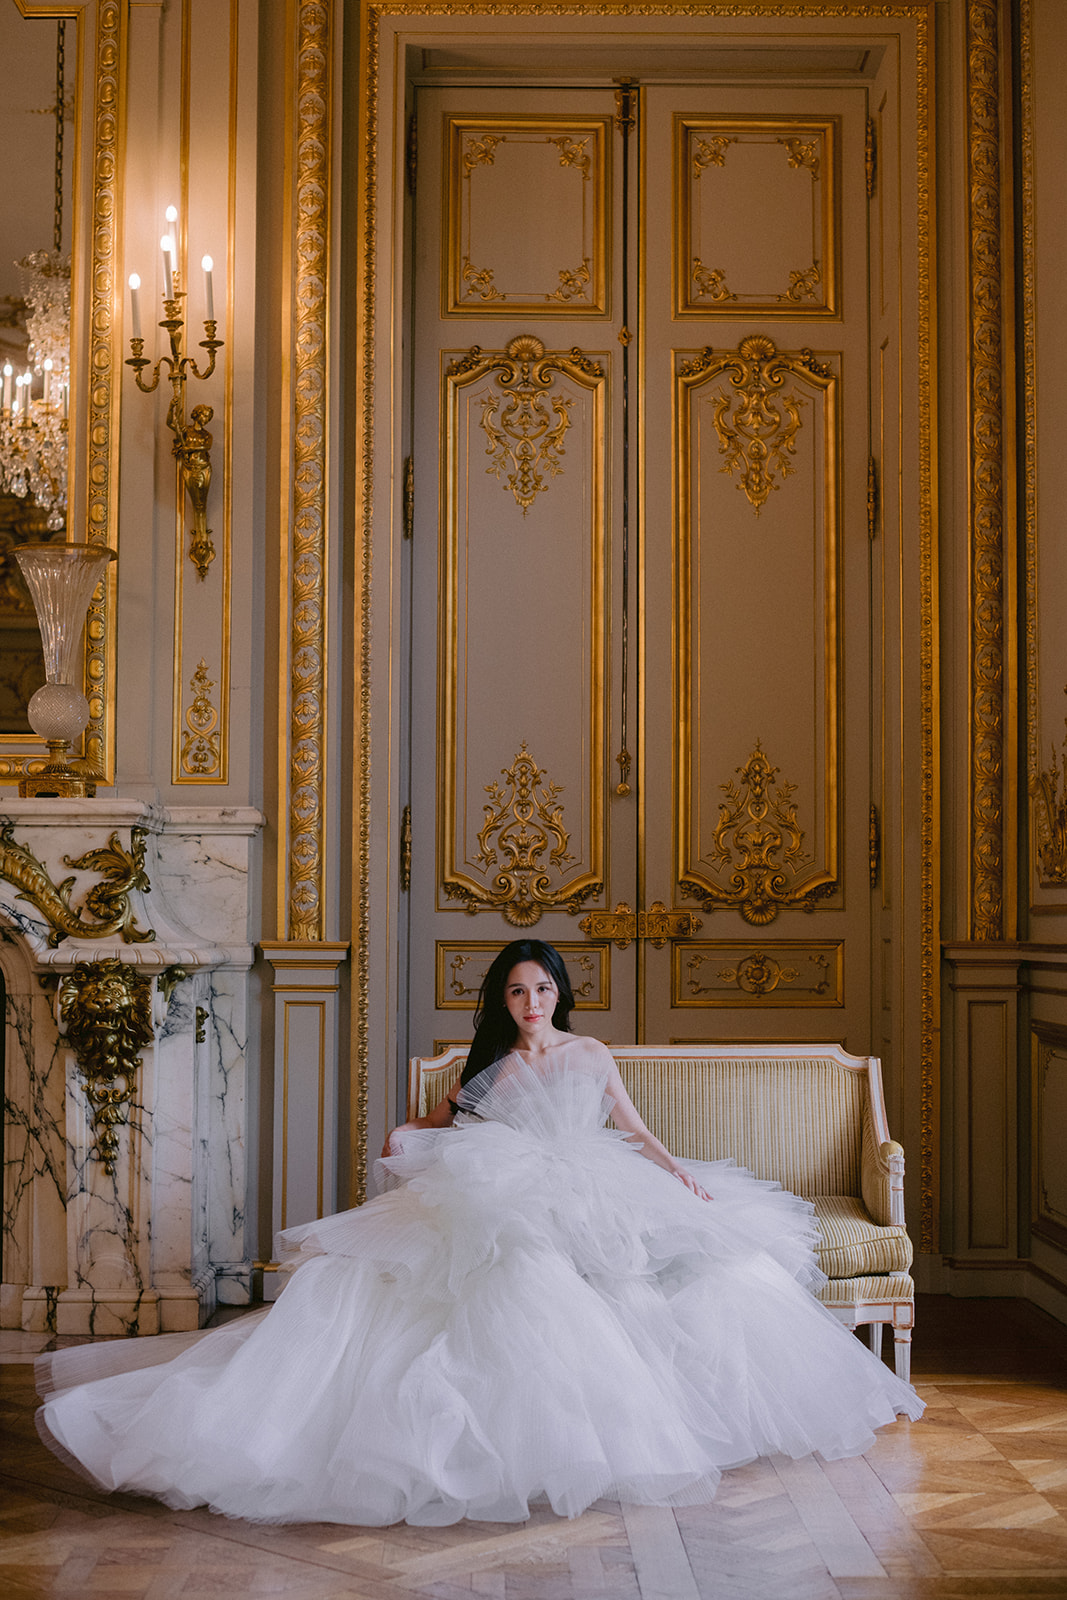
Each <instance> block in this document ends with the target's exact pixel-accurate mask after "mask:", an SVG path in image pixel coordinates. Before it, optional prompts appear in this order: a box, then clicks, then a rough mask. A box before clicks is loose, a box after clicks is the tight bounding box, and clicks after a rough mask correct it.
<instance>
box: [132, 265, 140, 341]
mask: <svg viewBox="0 0 1067 1600" xmlns="http://www.w3.org/2000/svg"><path fill="white" fill-rule="evenodd" d="M140 288H141V278H140V274H139V273H136V272H131V273H130V320H131V322H132V324H133V337H134V338H135V339H139V338H140V337H141V296H140Z"/></svg>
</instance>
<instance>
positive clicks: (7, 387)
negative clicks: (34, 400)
mask: <svg viewBox="0 0 1067 1600" xmlns="http://www.w3.org/2000/svg"><path fill="white" fill-rule="evenodd" d="M11 373H12V367H11V363H10V361H8V362H7V363H6V364H5V366H4V410H5V411H10V410H11Z"/></svg>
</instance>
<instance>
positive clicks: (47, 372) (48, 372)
mask: <svg viewBox="0 0 1067 1600" xmlns="http://www.w3.org/2000/svg"><path fill="white" fill-rule="evenodd" d="M42 366H43V367H44V403H45V405H47V404H48V402H49V401H50V400H51V398H52V357H51V356H45V358H44V361H43V362H42Z"/></svg>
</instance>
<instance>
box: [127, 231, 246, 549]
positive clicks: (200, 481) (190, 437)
mask: <svg viewBox="0 0 1067 1600" xmlns="http://www.w3.org/2000/svg"><path fill="white" fill-rule="evenodd" d="M166 216H167V227H168V232H167V233H165V234H164V235H163V237H162V238H161V239H160V241H159V243H160V248H161V250H162V252H163V310H164V312H165V316H164V318H163V321H162V322H161V323H160V324H159V326H160V327H161V328H163V329H165V331H166V333H167V335H168V337H169V339H170V354H169V355H162V356H160V358H159V360H158V361H157V362H156V364H155V366H154V367H152V377H151V380H150V381H149V382H147V383H146V382H145V380H144V378H143V377H142V373H143V372H144V369H145V367H147V366H151V360H150V358H149V357H148V356H146V355H144V354H143V351H144V339H143V337H142V335H141V302H140V290H141V279H140V277H139V276H138V274H137V273H136V272H135V273H132V274H131V275H130V281H129V287H130V313H131V327H132V329H133V332H132V335H131V337H130V349H131V351H132V352H133V354H132V355H131V356H129V357H127V360H126V365H127V366H128V367H132V368H133V371H134V377H135V379H136V380H137V387H138V389H140V390H141V392H142V393H143V394H153V393H154V392H155V390H156V389H157V388H158V387H159V380H160V377H161V376H162V373H163V369H164V368H166V369H167V382H168V383H169V384H170V386H171V401H170V405H169V406H168V407H167V427H168V428H169V429H170V431H171V432H172V433H173V435H174V443H173V445H172V450H173V453H174V456H175V459H176V460H177V462H178V467H179V470H180V472H181V479H182V484H183V485H184V487H185V491H186V493H187V494H188V496H189V503H190V505H191V506H192V508H193V532H192V539H191V541H190V544H189V559H190V561H191V562H192V563H193V565H194V567H195V568H196V570H197V572H198V573H199V575H200V577H201V578H206V577H207V571H208V567H209V566H210V565H211V563H212V561H214V559H215V546H214V544H213V543H212V539H211V529H210V528H209V527H208V525H207V496H208V490H209V489H210V487H211V443H212V439H211V434H210V433H209V432H208V431H207V424H208V423H209V422H210V421H211V418H212V408H211V407H210V406H205V405H199V406H194V407H193V409H192V412H191V414H190V417H189V420H188V421H186V415H185V384H186V380H187V376H188V374H189V373H192V375H193V377H194V378H200V379H206V378H210V377H211V375H212V373H213V372H214V370H215V356H216V353H217V352H218V351H219V350H221V349H222V344H223V341H222V340H221V339H216V337H215V329H216V326H217V324H216V322H215V302H214V287H213V277H212V274H213V270H214V263H213V261H212V259H211V257H210V256H205V257H204V258H203V262H202V266H203V271H204V301H205V309H206V312H207V315H206V316H205V318H204V334H205V337H204V338H203V339H201V340H200V348H201V350H206V351H207V353H208V360H207V365H206V366H205V368H204V370H203V372H201V370H200V368H199V367H198V366H197V364H196V360H195V358H194V357H193V356H192V355H183V354H182V330H183V328H184V326H185V322H184V319H183V317H182V314H181V309H182V308H181V302H182V301H183V300H184V299H185V291H184V290H183V289H182V288H181V287H180V283H179V273H178V266H177V257H176V245H175V234H176V232H177V225H178V213H177V210H176V208H175V207H174V206H168V207H167V212H166ZM170 229H174V230H175V232H171V231H169V230H170Z"/></svg>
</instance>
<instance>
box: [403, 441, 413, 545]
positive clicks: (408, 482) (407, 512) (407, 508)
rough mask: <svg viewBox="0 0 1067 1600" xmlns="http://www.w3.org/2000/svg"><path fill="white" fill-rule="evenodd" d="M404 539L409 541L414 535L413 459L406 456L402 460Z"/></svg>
mask: <svg viewBox="0 0 1067 1600" xmlns="http://www.w3.org/2000/svg"><path fill="white" fill-rule="evenodd" d="M403 515H404V538H405V539H411V538H413V537H414V535H415V458H414V456H407V457H406V458H405V460H404V513H403Z"/></svg>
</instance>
